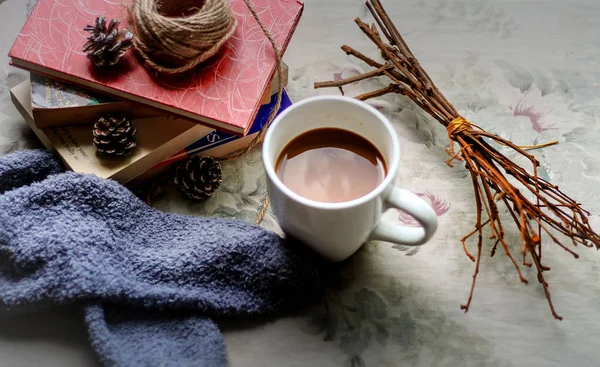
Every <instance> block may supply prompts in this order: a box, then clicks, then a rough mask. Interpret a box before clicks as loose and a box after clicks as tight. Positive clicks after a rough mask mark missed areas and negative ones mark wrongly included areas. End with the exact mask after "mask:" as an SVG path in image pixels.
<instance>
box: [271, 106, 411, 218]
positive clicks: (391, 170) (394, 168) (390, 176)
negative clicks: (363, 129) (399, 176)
mask: <svg viewBox="0 0 600 367" xmlns="http://www.w3.org/2000/svg"><path fill="white" fill-rule="evenodd" d="M323 100H329V101H336V102H344V103H350V104H353V105H355V106H357V107H359V108H363V109H366V110H367V111H368V112H370V113H371V114H373V115H374V116H375V117H376V118H377V120H379V122H380V123H381V124H383V126H384V127H385V129H386V130H388V132H389V136H390V138H391V140H392V149H393V153H394V156H395V159H394V161H393V162H386V163H387V165H388V170H387V174H386V176H385V178H384V179H383V181H381V182H380V183H379V185H377V187H376V188H374V189H373V190H371V191H370V192H369V193H367V194H365V195H363V196H361V197H358V198H356V199H353V200H349V201H343V202H336V203H328V202H323V201H316V200H311V199H307V198H305V197H304V196H302V195H299V194H297V193H295V192H294V191H292V190H291V189H290V188H288V187H287V186H285V184H284V183H283V182H282V181H281V179H280V178H279V176H278V175H277V173H276V172H275V162H273V160H272V159H271V157H270V156H269V154H267V152H268V149H269V146H270V145H271V140H272V137H273V134H274V131H275V130H276V129H277V126H278V125H279V124H280V122H281V121H282V120H283V119H284V118H286V117H287V115H289V114H290V113H291V112H292V111H293V110H294V109H297V108H299V107H302V106H304V105H306V104H310V103H313V102H316V101H323ZM348 130H349V131H352V130H350V129H348ZM361 136H362V134H361ZM294 138H295V137H294ZM371 143H372V142H371ZM376 148H377V149H379V147H378V146H376ZM279 153H280V152H279ZM279 153H278V154H279ZM278 154H277V156H278ZM275 159H277V157H275ZM262 161H263V166H264V169H265V172H266V173H267V175H268V176H269V178H270V179H271V181H272V182H273V183H274V184H275V185H276V186H277V187H278V188H279V190H281V191H282V192H283V193H284V194H285V195H286V196H287V197H289V198H290V199H292V200H294V201H296V202H298V203H300V204H302V205H305V206H309V207H313V208H318V209H332V210H333V209H345V208H351V207H355V206H358V205H361V204H364V203H366V202H368V201H370V200H372V199H373V198H375V197H377V196H379V195H381V193H382V192H383V191H384V190H385V189H386V188H387V187H388V186H389V185H390V184H391V183H392V181H393V180H394V178H395V176H396V173H397V172H398V168H399V165H400V142H399V140H398V137H397V136H396V131H395V130H394V128H393V126H392V124H391V122H390V121H389V119H388V118H387V117H385V116H384V115H383V114H382V113H381V112H379V111H378V110H377V109H375V108H374V107H373V106H371V105H369V104H367V103H366V102H364V101H359V100H357V99H355V98H351V97H347V96H336V95H321V96H313V97H308V98H305V99H303V100H301V101H299V102H297V103H294V104H292V105H291V106H290V107H288V108H286V109H285V110H284V111H283V112H281V113H280V114H279V115H278V116H277V117H276V118H275V120H273V122H272V123H271V126H269V128H268V129H267V133H266V135H265V138H264V140H263V146H262Z"/></svg>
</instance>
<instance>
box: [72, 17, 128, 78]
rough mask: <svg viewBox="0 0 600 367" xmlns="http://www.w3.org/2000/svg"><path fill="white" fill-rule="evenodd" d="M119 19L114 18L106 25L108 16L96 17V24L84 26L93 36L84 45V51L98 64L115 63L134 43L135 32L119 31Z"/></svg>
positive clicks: (110, 64)
mask: <svg viewBox="0 0 600 367" xmlns="http://www.w3.org/2000/svg"><path fill="white" fill-rule="evenodd" d="M119 23H120V22H119V21H118V20H116V19H113V20H111V21H110V23H109V24H108V27H107V26H106V18H104V17H99V18H96V24H95V25H93V26H92V25H88V26H87V27H85V28H84V30H85V31H87V32H90V33H91V36H89V37H88V41H87V42H86V43H85V45H83V52H85V53H87V57H88V59H90V60H91V61H92V62H93V63H94V65H96V66H112V65H115V64H116V63H117V62H119V60H120V59H121V57H123V55H125V53H126V52H127V50H129V49H130V48H131V47H132V46H133V43H132V42H131V40H132V39H133V33H131V32H129V31H128V30H120V31H119V29H118V28H119Z"/></svg>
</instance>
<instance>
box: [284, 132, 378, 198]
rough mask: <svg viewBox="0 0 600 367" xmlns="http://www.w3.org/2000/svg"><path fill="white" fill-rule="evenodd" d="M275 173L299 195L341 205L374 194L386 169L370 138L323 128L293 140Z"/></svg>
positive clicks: (286, 148) (285, 150) (285, 149)
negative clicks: (370, 193) (340, 203)
mask: <svg viewBox="0 0 600 367" xmlns="http://www.w3.org/2000/svg"><path fill="white" fill-rule="evenodd" d="M275 172H276V173H277V175H278V176H279V178H280V179H281V181H282V182H283V184H284V185H285V186H287V187H288V188H289V189H291V190H292V191H293V192H295V193H296V194H298V195H301V196H303V197H305V198H307V199H310V200H314V201H320V202H328V203H339V202H344V201H350V200H354V199H357V198H360V197H361V196H364V195H366V194H368V193H369V192H371V191H373V189H375V188H376V187H377V186H379V184H380V183H381V182H382V181H383V179H384V178H385V175H386V174H387V168H386V166H385V161H384V159H383V156H382V155H381V153H380V152H379V150H378V149H377V148H376V147H375V146H374V145H373V144H372V143H371V142H369V141H368V140H367V139H365V138H363V137H361V136H360V135H357V134H355V133H353V132H350V131H347V130H343V129H336V128H321V129H315V130H311V131H308V132H305V133H303V134H301V135H299V136H297V137H296V138H294V140H292V141H291V142H290V143H289V144H288V145H287V146H286V147H285V148H284V149H283V150H282V152H281V154H280V155H279V157H278V158H277V163H276V165H275Z"/></svg>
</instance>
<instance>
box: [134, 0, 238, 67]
mask: <svg viewBox="0 0 600 367" xmlns="http://www.w3.org/2000/svg"><path fill="white" fill-rule="evenodd" d="M129 16H130V18H131V19H130V24H132V25H133V28H134V33H135V37H134V39H133V44H134V47H135V48H136V49H137V51H138V52H139V54H140V56H141V57H142V58H143V59H144V61H145V62H146V64H147V65H148V66H150V67H151V68H153V69H155V70H156V71H159V72H162V73H169V74H176V73H182V72H185V71H188V70H190V69H192V68H194V67H196V66H198V65H199V64H200V63H201V62H203V61H206V60H207V59H208V58H210V57H211V56H213V55H215V54H216V53H217V52H218V51H219V49H220V48H221V46H223V44H224V43H225V42H226V41H227V40H228V39H229V38H230V37H231V36H232V35H233V32H235V29H236V27H237V19H236V17H235V15H234V14H233V11H232V10H231V5H230V4H229V0H181V1H180V0H135V1H134V2H133V5H132V6H131V8H130V11H129Z"/></svg>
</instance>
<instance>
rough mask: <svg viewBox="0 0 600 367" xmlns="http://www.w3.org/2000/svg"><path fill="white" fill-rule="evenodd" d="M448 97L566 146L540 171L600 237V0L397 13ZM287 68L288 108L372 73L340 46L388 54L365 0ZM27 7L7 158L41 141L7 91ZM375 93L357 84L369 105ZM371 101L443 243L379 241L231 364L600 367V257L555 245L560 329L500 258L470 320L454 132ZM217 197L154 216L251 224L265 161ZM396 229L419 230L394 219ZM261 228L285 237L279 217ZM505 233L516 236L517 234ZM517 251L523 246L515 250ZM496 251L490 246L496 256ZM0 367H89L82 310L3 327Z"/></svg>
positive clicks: (505, 131)
mask: <svg viewBox="0 0 600 367" xmlns="http://www.w3.org/2000/svg"><path fill="white" fill-rule="evenodd" d="M384 1H385V3H384V5H385V6H386V7H387V8H388V10H389V13H390V15H391V16H392V19H394V20H395V23H396V24H397V26H398V28H399V29H400V31H401V32H402V33H403V34H404V36H405V38H406V40H407V42H408V43H409V46H410V47H411V48H412V50H413V52H414V53H415V54H416V55H417V56H418V57H419V59H420V61H421V63H422V64H423V66H424V67H425V69H426V70H427V71H428V72H429V74H430V75H431V76H432V78H433V79H434V81H435V82H436V84H437V85H438V86H439V87H440V89H441V90H442V91H443V92H444V93H445V94H446V96H447V97H448V98H449V99H450V101H452V102H453V103H454V104H455V106H456V107H457V109H458V110H459V112H460V113H461V114H463V115H464V116H465V117H467V118H468V119H470V120H471V121H473V122H475V123H476V124H478V125H480V126H482V127H484V128H486V129H488V130H490V131H493V132H495V133H497V134H501V135H502V136H505V137H508V138H510V139H512V140H513V141H515V142H516V143H519V144H535V143H537V142H541V141H547V140H553V139H559V141H560V144H559V145H557V146H554V147H549V148H546V149H544V150H541V151H537V152H536V155H537V156H538V157H539V158H540V160H542V161H543V167H542V170H541V174H542V175H544V176H545V177H547V178H549V179H550V180H551V181H552V182H554V183H556V184H559V185H560V186H561V188H563V189H564V190H565V191H566V192H567V193H569V194H571V195H572V196H574V197H576V198H577V199H578V200H579V201H581V202H582V203H583V205H584V207H586V208H587V209H588V210H590V211H592V212H593V213H596V215H595V216H594V217H593V218H592V221H593V223H594V224H595V227H596V228H597V229H599V230H600V220H599V217H598V215H600V202H599V199H600V189H599V187H600V159H598V156H599V155H600V148H599V141H600V127H599V126H600V64H599V62H600V3H599V2H597V1H596V0H571V1H549V0H548V1H544V0H521V1H516V0H513V1H510V0H429V1H426V0H420V1H419V0H384ZM305 4H306V8H305V12H304V16H303V19H302V21H301V23H300V25H299V28H298V30H297V32H296V34H295V37H294V38H293V40H292V42H291V44H290V47H289V49H288V52H287V53H286V55H285V60H286V62H287V63H288V65H289V66H290V87H289V92H290V95H291V97H292V99H293V100H295V101H298V100H300V99H302V98H304V97H307V96H310V95H314V94H317V93H336V91H335V90H320V91H314V90H313V89H312V87H311V85H312V83H313V82H314V81H316V80H329V79H332V78H333V77H334V74H336V73H341V74H342V76H349V75H353V74H354V73H356V72H357V71H360V70H366V69H364V67H363V66H362V65H361V64H360V63H356V62H353V61H352V60H350V59H348V58H346V57H345V56H344V54H343V52H342V51H341V50H340V49H339V47H340V46H341V45H342V44H344V43H347V44H350V45H352V46H354V47H355V48H357V49H359V50H361V51H363V52H365V53H366V54H369V55H372V56H375V55H376V54H377V53H376V51H375V49H374V48H373V46H372V45H371V44H370V43H369V42H368V40H366V38H365V37H364V36H362V34H361V33H360V32H359V31H358V29H357V28H356V26H355V24H354V22H353V18H354V17H356V16H361V17H365V16H366V11H365V8H364V7H363V1H362V0H320V1H319V0H307V1H306V2H305ZM27 5H28V4H27V1H26V0H5V1H4V2H3V0H0V25H1V32H0V62H1V64H0V65H1V66H0V154H6V153H8V152H10V151H13V150H16V149H24V148H29V147H33V146H36V143H35V138H34V136H33V135H32V134H31V133H30V132H29V131H28V128H27V127H26V125H25V123H24V122H23V121H22V119H21V118H20V116H19V115H18V113H17V111H16V110H15V109H14V108H13V107H12V105H11V103H10V97H9V94H8V88H10V87H12V86H14V85H16V84H18V83H19V82H20V81H22V80H23V79H24V77H25V76H26V74H25V73H23V72H21V71H17V70H15V69H12V68H10V67H8V66H7V65H8V59H7V57H6V56H2V55H6V54H7V52H8V49H9V47H10V45H11V44H12V41H13V39H14V37H15V36H16V35H17V33H18V31H19V29H20V27H21V26H22V24H23V22H24V21H25V16H26V7H27ZM374 87H376V84H374V83H371V82H365V83H361V84H358V85H354V86H352V87H349V88H348V93H349V94H350V93H351V94H358V93H361V92H364V91H367V90H370V89H373V88H374ZM373 103H374V104H375V105H376V106H378V107H379V108H381V109H382V111H383V112H384V113H385V114H386V115H387V116H388V117H390V119H391V120H392V121H393V123H394V125H395V127H396V130H397V132H398V134H399V137H400V139H401V143H402V155H403V158H402V160H403V163H402V165H403V166H402V169H401V172H400V173H399V175H398V178H397V182H398V184H399V185H401V186H403V187H404V188H407V189H409V190H412V191H415V192H418V193H421V194H423V195H425V196H426V197H427V198H428V199H429V200H430V201H431V203H432V204H433V205H434V206H435V207H436V210H437V212H438V214H439V218H440V230H439V231H438V233H437V234H436V236H435V238H434V239H433V240H432V242H430V243H429V244H427V245H426V246H424V247H423V248H421V249H419V251H416V252H414V251H410V250H407V249H405V248H402V247H395V248H392V247H390V246H389V245H387V244H382V243H371V244H368V245H367V246H365V247H364V248H363V250H361V251H360V252H359V253H358V254H357V256H356V257H355V258H354V259H353V261H351V262H350V263H349V264H348V265H347V266H346V268H345V269H344V272H343V281H342V284H343V286H344V287H343V289H339V290H336V289H332V290H331V291H330V292H329V294H328V296H327V299H326V300H325V301H324V304H325V303H326V304H327V312H325V310H326V308H325V307H324V304H321V305H317V306H315V307H314V308H313V309H310V310H307V311H305V312H302V313H301V314H299V315H296V316H291V317H286V318H281V319H278V320H275V321H272V322H267V323H262V324H244V325H223V329H224V330H225V335H226V340H227V343H228V348H229V354H230V361H231V365H232V366H369V367H371V366H452V367H453V366H499V367H505V366H596V365H598V360H599V358H600V349H599V348H598V340H600V272H599V270H600V267H599V264H600V255H599V254H598V252H597V251H595V250H589V249H579V253H580V255H581V257H580V259H578V260H574V259H572V258H571V257H569V256H568V255H567V254H566V253H564V252H563V251H560V250H558V249H557V248H556V246H554V245H551V244H549V245H548V246H547V247H546V250H545V252H544V257H545V260H546V265H549V266H551V267H552V271H550V272H548V273H546V279H547V280H548V282H549V283H550V285H551V288H550V289H551V292H552V295H553V299H554V302H555V306H556V308H557V310H558V312H559V313H560V314H561V315H562V316H564V317H565V320H563V321H561V322H558V321H555V320H553V319H552V317H551V315H550V313H549V310H548V307H547V304H546V301H545V298H544V295H543V292H542V289H541V287H540V286H539V284H538V283H537V282H536V279H535V274H534V273H533V272H530V271H525V273H526V277H527V278H528V279H529V280H530V283H529V284H528V285H522V284H521V283H520V282H519V281H518V278H517V276H516V273H515V272H514V269H513V268H512V264H510V262H509V260H508V259H507V258H506V257H505V256H502V253H501V251H498V253H497V255H496V256H495V257H494V258H489V257H487V256H486V257H484V258H483V261H482V269H481V273H480V276H479V279H478V283H477V285H478V286H477V288H476V291H475V298H474V301H473V304H472V307H471V310H470V311H469V313H467V314H464V313H463V312H462V311H461V310H460V309H459V305H460V304H461V303H463V302H464V301H465V300H466V297H467V295H468V289H469V286H470V280H471V273H472V270H473V264H472V263H471V262H470V261H469V260H468V259H467V258H466V256H465V255H464V254H463V252H462V249H461V247H460V242H459V240H460V237H461V235H462V234H464V233H467V232H469V231H470V229H471V225H472V221H473V219H474V218H473V214H472V213H473V210H474V201H473V197H472V191H471V187H470V180H469V179H468V178H467V177H466V176H465V171H464V169H462V168H460V167H455V168H453V169H452V168H449V167H447V166H446V165H445V164H444V160H445V159H446V158H447V156H446V155H445V153H444V149H445V147H446V143H447V139H446V137H445V133H444V130H443V128H441V126H438V125H437V123H434V122H432V121H431V120H429V119H427V118H425V116H424V115H423V114H422V113H420V112H419V111H417V110H416V109H415V107H414V106H413V105H412V104H410V103H408V102H407V101H405V100H403V99H401V98H399V97H386V98H382V99H380V100H376V101H373ZM224 168H225V182H224V185H223V188H222V190H220V191H219V192H218V193H217V194H216V195H215V197H214V198H213V199H212V200H211V201H209V202H208V203H206V204H201V205H199V204H191V203H189V202H186V201H184V200H182V199H181V198H179V197H178V195H177V194H176V193H175V192H174V191H173V190H172V188H167V189H166V190H164V191H163V192H162V193H161V195H160V199H159V200H158V201H157V203H156V205H157V207H159V208H161V209H163V210H168V211H177V212H182V213H191V214H196V215H211V216H228V217H237V218H240V219H245V220H254V211H255V209H256V206H257V203H258V200H259V199H260V198H261V196H262V193H263V192H264V181H263V174H262V168H261V163H260V156H259V155H258V151H255V152H254V153H253V154H251V155H249V156H247V157H244V158H242V159H240V160H239V161H238V162H232V163H229V164H227V165H226V166H225V167H224ZM388 216H389V217H390V218H393V219H396V220H398V221H400V222H406V221H407V220H408V219H407V218H405V217H403V216H401V215H398V213H389V214H388ZM265 226H268V227H269V228H272V229H275V230H277V226H276V224H275V222H274V220H273V219H272V216H271V217H269V218H268V219H267V220H266V221H265ZM510 228H511V230H509V233H508V236H509V238H512V239H515V238H516V233H515V232H514V230H512V227H510ZM513 244H514V245H515V248H516V247H517V246H518V242H517V241H516V240H514V241H513ZM488 249H489V247H488ZM0 365H1V366H61V367H62V366H71V365H72V366H84V365H91V366H93V365H94V357H93V355H92V353H91V352H90V350H89V348H88V347H87V341H86V335H85V332H84V329H83V326H82V325H81V324H80V320H79V318H78V313H77V311H76V310H74V309H66V310H57V311H53V312H48V313H44V314H41V313H40V314H35V315H26V316H18V317H14V318H5V317H3V318H2V319H0Z"/></svg>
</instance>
